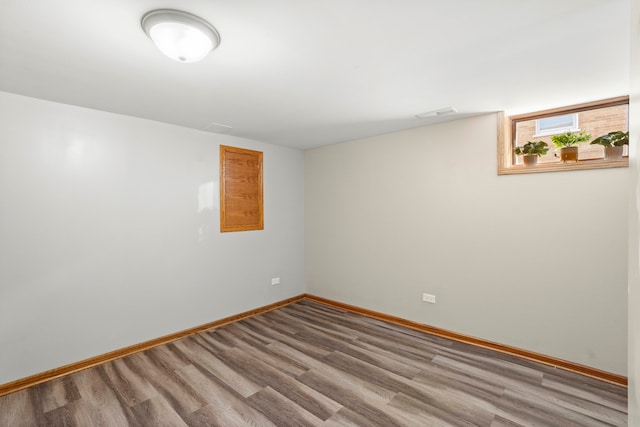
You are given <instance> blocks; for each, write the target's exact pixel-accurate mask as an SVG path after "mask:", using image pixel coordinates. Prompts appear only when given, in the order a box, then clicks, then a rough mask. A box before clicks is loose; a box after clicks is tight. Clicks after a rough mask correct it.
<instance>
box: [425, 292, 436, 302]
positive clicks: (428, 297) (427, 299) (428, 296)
mask: <svg viewBox="0 0 640 427" xmlns="http://www.w3.org/2000/svg"><path fill="white" fill-rule="evenodd" d="M422 301H424V302H429V303H431V304H435V303H436V296H435V295H431V294H422Z"/></svg>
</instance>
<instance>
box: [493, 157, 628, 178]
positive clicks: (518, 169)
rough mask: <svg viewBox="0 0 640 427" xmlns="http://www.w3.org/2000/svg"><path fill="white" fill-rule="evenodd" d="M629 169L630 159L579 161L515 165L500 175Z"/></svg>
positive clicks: (499, 172)
mask: <svg viewBox="0 0 640 427" xmlns="http://www.w3.org/2000/svg"><path fill="white" fill-rule="evenodd" d="M627 167H629V157H623V158H622V159H619V160H605V159H594V160H579V161H577V162H575V163H573V162H572V163H539V164H537V165H535V166H524V165H513V166H510V167H501V168H499V170H498V175H516V174H523V173H542V172H564V171H575V170H591V169H610V168H627Z"/></svg>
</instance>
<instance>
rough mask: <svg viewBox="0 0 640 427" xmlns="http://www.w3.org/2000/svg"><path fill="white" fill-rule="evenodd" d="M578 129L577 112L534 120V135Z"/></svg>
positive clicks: (553, 133)
mask: <svg viewBox="0 0 640 427" xmlns="http://www.w3.org/2000/svg"><path fill="white" fill-rule="evenodd" d="M579 130H580V129H578V114H577V113H573V114H563V115H561V116H552V117H544V118H542V119H538V120H536V134H535V135H534V136H545V135H557V134H560V133H565V132H567V131H571V132H576V131H579Z"/></svg>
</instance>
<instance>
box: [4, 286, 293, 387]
mask: <svg viewBox="0 0 640 427" xmlns="http://www.w3.org/2000/svg"><path fill="white" fill-rule="evenodd" d="M303 298H304V295H298V296H295V297H292V298H288V299H285V300H282V301H278V302H275V303H273V304H269V305H265V306H264V307H259V308H255V309H253V310H249V311H245V312H243V313H240V314H236V315H234V316H229V317H225V318H224V319H220V320H216V321H213V322H210V323H206V324H204V325H200V326H196V327H195V328H191V329H186V330H184V331H180V332H176V333H173V334H169V335H165V336H163V337H160V338H155V339H152V340H149V341H145V342H142V343H140V344H134V345H131V346H129V347H124V348H121V349H119V350H115V351H111V352H109V353H105V354H102V355H100V356H95V357H91V358H89V359H85V360H82V361H80V362H76V363H71V364H69V365H65V366H61V367H59V368H55V369H51V370H49V371H45V372H41V373H39V374H35V375H32V376H30V377H26V378H21V379H19V380H16V381H12V382H10V383H6V384H0V397H1V396H4V395H7V394H10V393H14V392H16V391H19V390H22V389H25V388H28V387H31V386H34V385H36V384H40V383H43V382H46V381H50V380H53V379H55V378H59V377H62V376H65V375H69V374H72V373H74V372H78V371H81V370H83V369H87V368H91V367H93V366H96V365H100V364H102V363H106V362H110V361H112V360H115V359H119V358H121V357H125V356H129V355H131V354H134V353H138V352H140V351H144V350H148V349H150V348H152V347H157V346H159V345H163V344H168V343H170V342H172V341H176V340H179V339H181V338H184V337H188V336H190V335H195V334H197V333H200V332H203V331H206V330H209V329H213V328H217V327H220V326H223V325H226V324H228V323H232V322H237V321H238V320H242V319H246V318H248V317H253V316H257V315H258V314H262V313H266V312H267V311H271V310H275V309H276V308H280V307H283V306H285V305H289V304H291V303H293V302H296V301H299V300H301V299H303Z"/></svg>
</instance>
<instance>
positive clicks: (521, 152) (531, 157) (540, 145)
mask: <svg viewBox="0 0 640 427" xmlns="http://www.w3.org/2000/svg"><path fill="white" fill-rule="evenodd" d="M548 147H549V145H548V144H547V143H546V142H544V141H527V143H526V144H524V145H523V146H521V147H516V148H515V150H513V152H514V153H515V154H516V155H517V156H522V161H523V162H524V165H525V166H534V165H536V164H537V163H538V157H540V156H543V155H545V154H547V152H548V151H549V148H548Z"/></svg>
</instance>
